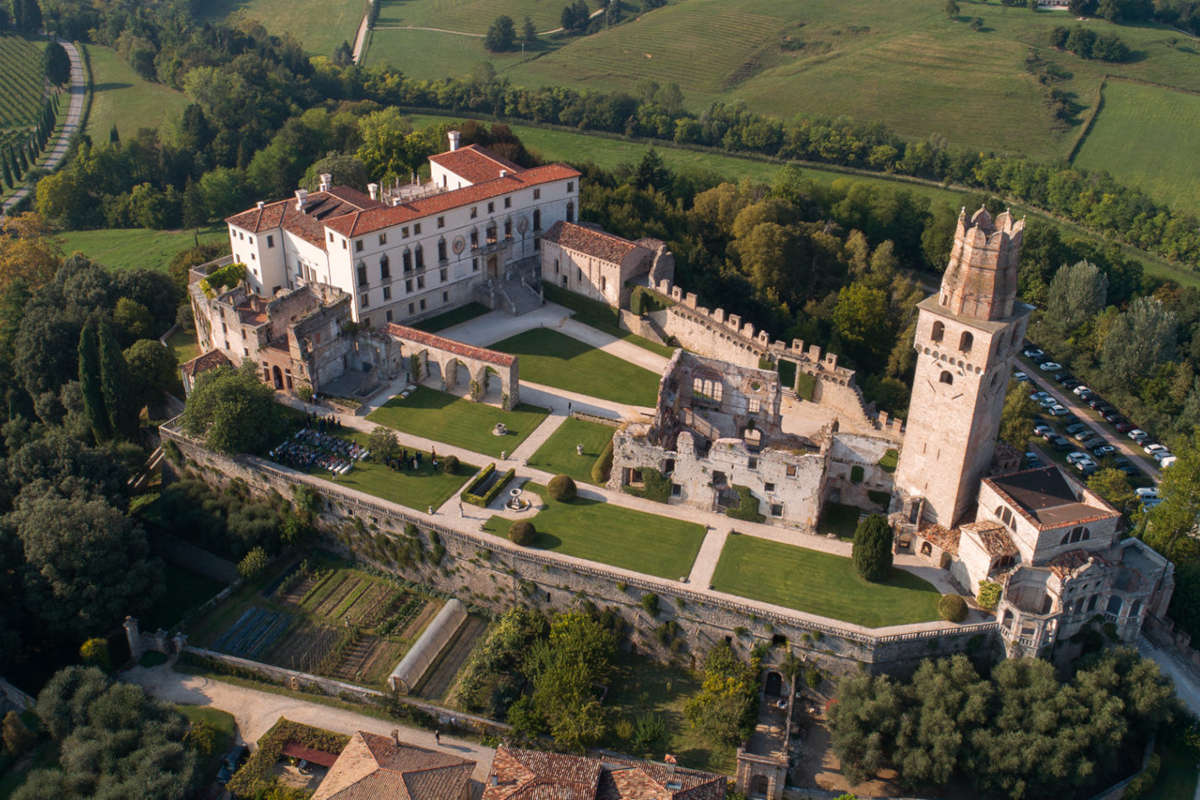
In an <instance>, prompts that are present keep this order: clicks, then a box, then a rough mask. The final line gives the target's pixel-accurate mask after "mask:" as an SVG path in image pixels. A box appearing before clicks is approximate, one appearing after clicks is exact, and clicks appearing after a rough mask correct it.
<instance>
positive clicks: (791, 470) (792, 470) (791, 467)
mask: <svg viewBox="0 0 1200 800" xmlns="http://www.w3.org/2000/svg"><path fill="white" fill-rule="evenodd" d="M787 476H788V477H789V478H794V477H796V465H795V464H788V465H787Z"/></svg>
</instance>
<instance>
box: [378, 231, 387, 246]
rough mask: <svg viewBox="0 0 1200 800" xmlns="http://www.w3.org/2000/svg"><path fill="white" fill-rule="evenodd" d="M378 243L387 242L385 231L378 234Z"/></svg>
mask: <svg viewBox="0 0 1200 800" xmlns="http://www.w3.org/2000/svg"><path fill="white" fill-rule="evenodd" d="M379 243H380V244H387V234H386V233H381V234H379Z"/></svg>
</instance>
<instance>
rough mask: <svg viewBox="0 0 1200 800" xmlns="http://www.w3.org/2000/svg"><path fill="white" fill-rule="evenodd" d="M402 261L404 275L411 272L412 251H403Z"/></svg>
mask: <svg viewBox="0 0 1200 800" xmlns="http://www.w3.org/2000/svg"><path fill="white" fill-rule="evenodd" d="M402 261H403V262H404V272H405V274H407V273H409V272H412V251H411V250H408V249H405V251H404V257H403V258H402Z"/></svg>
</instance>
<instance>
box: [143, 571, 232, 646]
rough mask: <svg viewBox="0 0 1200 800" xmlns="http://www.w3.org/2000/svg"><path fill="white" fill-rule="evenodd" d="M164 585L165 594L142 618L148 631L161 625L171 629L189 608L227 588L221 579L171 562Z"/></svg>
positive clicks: (164, 573) (164, 577)
mask: <svg viewBox="0 0 1200 800" xmlns="http://www.w3.org/2000/svg"><path fill="white" fill-rule="evenodd" d="M163 586H164V589H163V595H162V597H161V598H160V599H159V601H158V602H157V603H155V604H154V608H153V609H151V610H150V613H149V614H147V615H146V616H145V617H144V618H143V619H142V627H143V628H144V629H146V630H148V631H154V630H158V629H159V628H166V629H168V630H170V629H171V627H172V626H173V625H177V624H179V622H180V621H181V620H182V619H183V618H184V617H185V616H186V615H187V613H188V612H189V611H191V610H192V609H194V608H196V607H197V606H199V605H201V604H202V603H204V602H206V601H207V600H209V599H211V598H212V597H213V596H215V595H216V594H217V592H219V591H221V590H222V589H224V588H225V584H223V583H221V582H220V581H214V580H213V579H212V578H208V577H205V576H204V575H201V574H200V573H198V572H192V571H191V570H190V569H184V568H183V567H180V566H178V565H176V564H171V563H167V564H165V565H164V567H163Z"/></svg>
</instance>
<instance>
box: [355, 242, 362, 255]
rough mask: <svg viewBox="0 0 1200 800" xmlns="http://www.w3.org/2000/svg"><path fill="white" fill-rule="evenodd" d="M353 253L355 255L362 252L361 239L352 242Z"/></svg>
mask: <svg viewBox="0 0 1200 800" xmlns="http://www.w3.org/2000/svg"><path fill="white" fill-rule="evenodd" d="M354 252H356V253H361V252H362V239H356V240H355V241H354Z"/></svg>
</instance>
